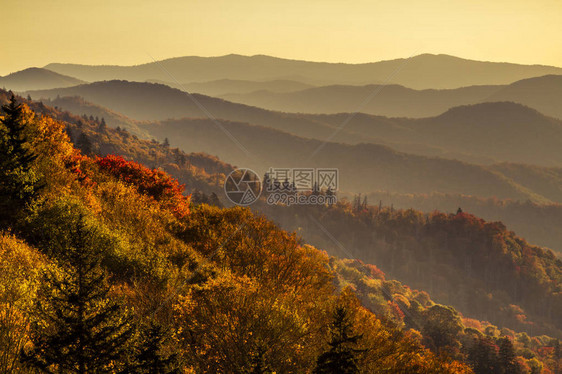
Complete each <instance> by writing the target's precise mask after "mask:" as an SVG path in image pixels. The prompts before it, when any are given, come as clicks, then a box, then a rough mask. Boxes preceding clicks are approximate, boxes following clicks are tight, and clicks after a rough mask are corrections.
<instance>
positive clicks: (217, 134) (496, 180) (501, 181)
mask: <svg viewBox="0 0 562 374" xmlns="http://www.w3.org/2000/svg"><path fill="white" fill-rule="evenodd" d="M141 128H143V129H145V130H146V131H148V132H149V133H150V134H152V135H153V136H155V137H156V138H158V139H162V140H163V139H164V138H168V139H169V141H170V143H171V145H172V146H177V147H179V148H181V149H184V150H190V151H194V152H197V151H201V150H205V149H213V150H214V152H215V153H216V154H217V156H218V157H219V158H221V159H224V160H229V162H230V163H232V164H234V165H237V166H239V167H249V168H252V169H254V170H255V171H257V172H259V173H261V174H263V173H264V172H265V171H267V170H268V168H269V167H329V168H338V169H339V178H340V188H341V189H342V190H344V191H348V192H368V191H376V190H389V191H395V192H402V193H430V192H433V191H439V192H443V193H461V194H469V195H477V196H488V197H491V196H496V197H498V198H511V199H516V200H527V199H530V200H533V201H541V202H548V201H550V199H548V198H546V197H545V196H541V195H539V194H536V193H535V192H534V191H533V190H531V189H528V188H525V187H523V186H522V185H519V184H517V183H515V182H513V181H512V180H511V179H509V178H507V177H505V176H504V175H503V174H501V173H500V172H498V171H495V170H491V169H488V168H487V167H484V166H478V165H472V164H468V163H463V162H460V161H455V160H446V159H441V158H431V157H425V156H417V155H411V154H406V153H402V152H397V151H394V150H392V149H391V148H389V147H386V146H383V145H377V144H364V143H363V144H356V145H349V144H341V143H326V144H324V145H323V146H322V144H323V143H322V142H321V141H320V140H316V139H306V138H300V137H297V136H294V135H291V134H288V133H284V132H281V131H278V130H274V129H271V128H267V127H262V126H255V125H249V124H245V123H240V122H231V121H222V120H221V127H218V126H216V125H215V124H214V123H213V122H212V121H210V120H204V119H181V120H167V121H161V122H159V123H154V124H144V125H141ZM223 129H226V131H228V134H229V135H228V134H226V133H225V132H224V131H223ZM231 136H233V137H235V138H236V139H237V140H238V142H239V143H240V144H242V146H243V147H244V148H239V147H238V146H237V144H236V143H234V142H232V140H231ZM316 151H317V153H315V154H314V156H312V155H313V153H314V152H316Z"/></svg>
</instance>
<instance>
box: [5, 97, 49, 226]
mask: <svg viewBox="0 0 562 374" xmlns="http://www.w3.org/2000/svg"><path fill="white" fill-rule="evenodd" d="M2 110H3V112H4V113H5V114H4V117H3V119H1V121H0V157H1V158H0V210H1V211H2V212H3V214H2V217H1V218H0V224H8V225H9V224H11V223H13V221H14V218H15V217H17V216H18V215H19V214H20V213H21V211H22V210H23V209H25V208H28V207H29V206H30V204H31V203H32V202H33V200H34V199H35V198H36V197H37V193H38V191H39V190H40V189H41V187H42V183H41V181H40V178H39V177H38V175H37V173H36V172H35V170H34V168H33V164H34V161H35V160H36V159H37V155H36V154H35V153H34V152H33V151H32V149H31V141H30V139H29V134H28V133H29V129H28V126H29V124H30V123H31V118H30V116H29V115H27V114H26V112H25V109H24V107H23V105H22V104H17V102H16V98H15V96H14V95H13V94H12V97H11V99H10V103H9V104H7V105H4V106H3V107H2Z"/></svg>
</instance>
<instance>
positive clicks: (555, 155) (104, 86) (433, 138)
mask: <svg viewBox="0 0 562 374" xmlns="http://www.w3.org/2000/svg"><path fill="white" fill-rule="evenodd" d="M28 93H29V94H30V95H31V96H32V98H34V99H40V98H51V99H55V98H56V97H58V96H60V97H66V96H81V97H83V98H84V99H85V100H87V101H89V102H92V103H95V104H97V105H101V106H104V107H107V108H109V109H111V110H113V111H116V112H118V113H122V114H124V115H126V116H127V117H130V118H133V119H135V120H140V121H160V120H166V119H170V118H184V117H189V118H207V116H208V115H209V114H210V115H212V116H213V117H214V118H218V119H226V120H230V121H235V122H245V123H250V124H255V125H259V126H264V127H269V128H273V129H276V130H280V131H283V132H287V133H292V134H294V135H297V136H299V137H304V138H311V139H319V140H325V139H328V138H329V140H330V141H332V142H341V143H346V144H359V143H373V144H384V145H387V146H390V147H392V148H394V149H398V150H400V151H401V152H406V153H413V154H419V155H425V156H431V157H435V156H439V157H446V158H451V159H459V160H463V161H467V162H471V163H486V164H492V163H495V162H515V163H529V164H536V165H541V166H545V167H560V166H562V153H560V152H559V150H560V149H561V147H562V121H560V120H557V119H554V118H549V117H546V116H544V115H542V114H541V113H539V112H537V111H536V110H534V109H531V108H528V107H525V106H522V105H520V104H515V103H509V102H498V103H480V104H475V105H468V106H461V107H455V108H452V109H450V110H448V111H446V112H445V113H443V114H441V115H439V116H436V117H428V118H421V119H407V118H387V117H381V116H372V115H367V114H362V113H358V114H355V115H350V114H348V113H340V114H333V115H325V114H318V115H313V114H291V113H281V112H274V111H268V110H264V109H261V108H257V107H251V106H247V105H243V104H236V103H231V102H228V101H225V100H222V99H217V98H212V97H209V96H204V95H199V94H192V95H190V94H187V93H185V92H182V91H180V90H177V89H173V88H170V87H168V86H166V85H161V84H152V83H139V82H127V81H107V82H96V83H91V84H86V85H79V86H75V87H69V88H62V89H53V90H41V91H29V92H28ZM62 107H64V106H62ZM202 108H204V109H202ZM67 109H68V110H72V108H71V106H68V108H67ZM75 113H76V112H75ZM76 114H79V115H81V114H83V113H82V112H78V113H76ZM215 126H217V124H216V123H215ZM333 134H336V135H337V136H335V137H333V139H332V138H330V137H331V136H332V135H333Z"/></svg>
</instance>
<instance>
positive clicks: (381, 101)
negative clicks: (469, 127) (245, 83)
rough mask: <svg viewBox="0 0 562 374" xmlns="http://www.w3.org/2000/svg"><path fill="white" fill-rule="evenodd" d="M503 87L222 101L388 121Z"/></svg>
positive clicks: (323, 90) (338, 89)
mask: <svg viewBox="0 0 562 374" xmlns="http://www.w3.org/2000/svg"><path fill="white" fill-rule="evenodd" d="M502 87H503V86H471V87H463V88H457V89H449V90H435V89H427V90H414V89H411V88H406V87H404V86H399V85H395V84H393V85H366V86H342V85H335V86H323V87H314V88H309V89H306V90H301V91H296V92H284V93H279V92H271V91H270V90H261V91H256V92H251V93H246V94H244V93H231V94H225V95H222V96H220V97H221V98H223V99H225V100H229V101H233V102H237V103H242V104H246V105H254V106H258V107H261V108H266V109H270V110H279V111H284V112H300V113H318V114H320V113H325V114H336V113H349V112H354V111H359V112H362V113H367V114H373V115H380V116H387V117H429V116H435V115H438V114H441V113H443V112H445V111H446V110H447V109H450V108H451V107H454V106H458V105H463V104H476V103H478V102H479V101H481V100H482V98H485V97H489V96H491V95H492V94H493V93H495V92H497V91H498V90H500V89H501V88H502Z"/></svg>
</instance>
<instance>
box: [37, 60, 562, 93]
mask: <svg viewBox="0 0 562 374" xmlns="http://www.w3.org/2000/svg"><path fill="white" fill-rule="evenodd" d="M46 68H47V69H50V70H53V71H56V72H58V73H60V74H65V75H70V76H74V77H78V78H80V79H83V80H86V81H99V80H113V79H125V80H131V81H141V82H144V81H147V80H160V81H170V80H174V81H176V82H197V81H212V80H220V79H235V80H252V81H267V80H279V79H289V80H297V81H300V82H303V83H307V84H314V85H328V84H354V85H357V84H358V85H365V84H374V83H381V82H384V83H395V84H400V85H404V86H407V87H411V88H416V89H424V88H438V89H444V88H457V87H465V86H472V85H498V84H509V83H512V82H515V81H517V80H520V79H525V78H531V77H536V76H542V75H547V74H562V69H561V68H557V67H552V66H541V65H518V64H510V63H497V62H483V61H473V60H466V59H462V58H458V57H453V56H448V55H432V54H422V55H419V56H414V57H411V58H409V59H395V60H389V61H380V62H372V63H364V64H343V63H325V62H310V61H298V60H288V59H282V58H276V57H270V56H264V55H256V56H241V55H227V56H221V57H196V56H188V57H177V58H172V59H167V60H163V61H158V62H151V63H147V64H142V65H136V66H89V65H77V64H60V63H53V64H49V65H47V66H46ZM172 77H173V78H172ZM389 78H392V79H391V80H390V81H389Z"/></svg>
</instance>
